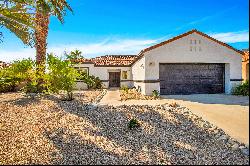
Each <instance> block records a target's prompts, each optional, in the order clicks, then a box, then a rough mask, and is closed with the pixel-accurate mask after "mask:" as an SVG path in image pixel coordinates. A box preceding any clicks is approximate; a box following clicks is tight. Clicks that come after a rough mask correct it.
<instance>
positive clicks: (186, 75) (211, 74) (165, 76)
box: [159, 63, 225, 95]
mask: <svg viewBox="0 0 250 166" xmlns="http://www.w3.org/2000/svg"><path fill="white" fill-rule="evenodd" d="M224 66H225V65H224V64H183V63H181V64H160V75H159V76H160V87H161V94H167V95H170V94H206V93H224V70H225V67H224Z"/></svg>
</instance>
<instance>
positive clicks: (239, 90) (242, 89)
mask: <svg viewBox="0 0 250 166" xmlns="http://www.w3.org/2000/svg"><path fill="white" fill-rule="evenodd" d="M232 94H233V95H242V96H249V81H245V82H244V83H242V84H241V85H239V86H237V87H235V88H234V90H233V92H232Z"/></svg>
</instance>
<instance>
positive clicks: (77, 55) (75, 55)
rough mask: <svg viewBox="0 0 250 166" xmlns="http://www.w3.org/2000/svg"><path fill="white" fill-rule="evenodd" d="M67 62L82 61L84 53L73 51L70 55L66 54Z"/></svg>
mask: <svg viewBox="0 0 250 166" xmlns="http://www.w3.org/2000/svg"><path fill="white" fill-rule="evenodd" d="M64 54H65V56H66V59H67V60H74V59H81V58H83V56H82V52H81V51H80V50H77V49H76V50H75V51H71V52H70V53H66V52H65V53H64Z"/></svg>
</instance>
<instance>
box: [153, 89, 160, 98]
mask: <svg viewBox="0 0 250 166" xmlns="http://www.w3.org/2000/svg"><path fill="white" fill-rule="evenodd" d="M152 95H153V97H155V98H158V97H159V96H160V93H159V91H158V90H153V91H152Z"/></svg>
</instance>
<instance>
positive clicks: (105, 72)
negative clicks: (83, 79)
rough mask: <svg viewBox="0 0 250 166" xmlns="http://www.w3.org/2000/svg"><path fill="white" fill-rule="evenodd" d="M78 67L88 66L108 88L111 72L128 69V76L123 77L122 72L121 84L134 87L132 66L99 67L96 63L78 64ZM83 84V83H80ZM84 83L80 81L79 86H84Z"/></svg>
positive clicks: (91, 72) (90, 72)
mask: <svg viewBox="0 0 250 166" xmlns="http://www.w3.org/2000/svg"><path fill="white" fill-rule="evenodd" d="M75 66H76V67H88V68H89V74H90V75H94V76H96V77H99V78H100V80H102V81H103V87H104V88H108V87H109V82H108V80H109V72H117V71H120V72H122V71H127V73H128V78H127V79H123V78H122V74H121V86H122V85H126V86H129V87H132V85H133V84H132V82H131V80H132V70H131V67H97V66H94V64H76V65H75ZM80 84H81V85H80ZM83 84H84V83H78V87H81V86H84V85H83Z"/></svg>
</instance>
